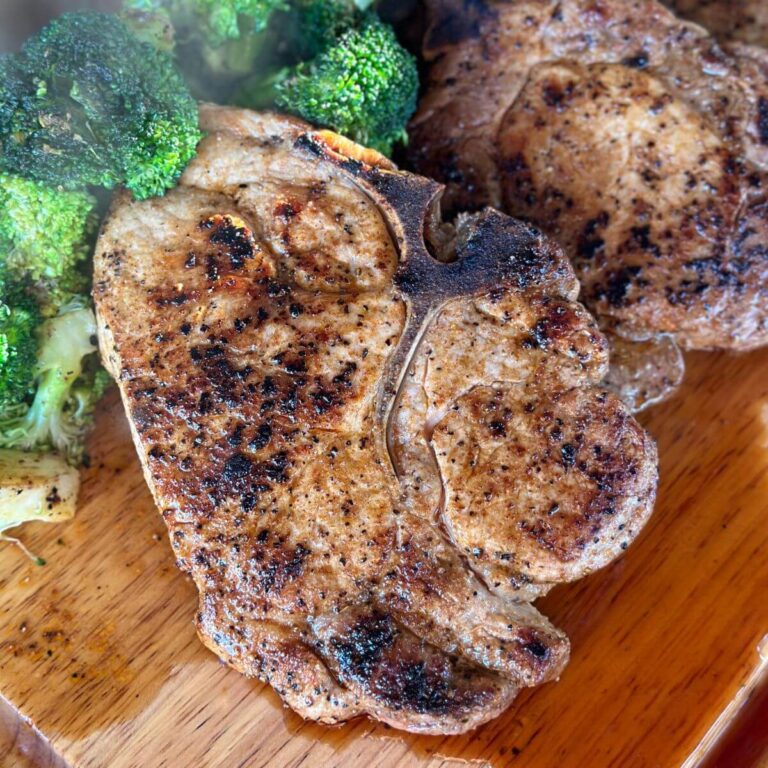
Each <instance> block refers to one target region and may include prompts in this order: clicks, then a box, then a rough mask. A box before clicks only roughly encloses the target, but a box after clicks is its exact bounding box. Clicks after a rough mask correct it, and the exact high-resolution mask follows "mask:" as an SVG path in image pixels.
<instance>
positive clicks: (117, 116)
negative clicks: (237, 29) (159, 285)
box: [0, 11, 200, 199]
mask: <svg viewBox="0 0 768 768" xmlns="http://www.w3.org/2000/svg"><path fill="white" fill-rule="evenodd" d="M199 139H200V131H199V129H198V115H197V105H196V103H195V102H194V100H193V99H192V97H191V96H190V94H189V92H188V90H187V88H186V86H185V84H184V81H183V80H182V78H181V76H180V75H179V74H178V72H177V71H176V69H175V67H174V65H173V62H172V60H171V58H170V57H169V56H168V55H167V54H166V53H164V52H162V51H160V50H158V49H157V48H156V47H154V46H152V45H149V44H147V43H144V42H142V41H140V40H139V39H138V38H137V37H136V36H135V35H133V34H132V33H131V31H130V30H129V29H128V27H127V26H126V25H125V24H124V23H123V22H122V21H121V20H120V19H119V18H117V17H116V16H112V15H110V14H102V13H96V12H91V11H84V12H79V13H69V14H64V15H63V16H61V17H60V18H59V19H56V20H55V21H53V22H51V23H50V24H49V25H48V26H47V27H45V28H44V29H43V30H42V31H41V32H40V33H39V34H38V35H36V36H35V37H32V38H30V39H29V40H27V42H26V43H25V44H24V45H23V47H22V50H21V52H20V53H19V54H17V55H15V56H5V57H3V58H2V59H0V167H2V168H3V169H4V170H6V171H8V172H11V173H16V174H19V175H21V176H25V177H27V178H33V179H36V180H38V181H40V182H42V183H44V184H48V185H50V186H61V187H64V188H66V189H77V188H81V187H85V186H87V185H90V184H93V185H98V186H103V187H108V188H111V187H113V186H115V185H116V184H120V183H122V184H125V186H127V187H128V188H129V189H130V190H131V191H132V192H133V193H134V196H135V197H136V198H138V199H143V198H147V197H151V196H153V195H158V194H162V193H163V192H164V191H165V190H166V189H168V188H169V187H172V186H173V185H174V184H175V183H176V181H177V180H178V177H179V176H180V175H181V172H182V171H183V170H184V167H185V166H186V164H187V163H188V162H189V160H190V159H191V158H192V157H193V155H194V153H195V147H196V146H197V143H198V141H199Z"/></svg>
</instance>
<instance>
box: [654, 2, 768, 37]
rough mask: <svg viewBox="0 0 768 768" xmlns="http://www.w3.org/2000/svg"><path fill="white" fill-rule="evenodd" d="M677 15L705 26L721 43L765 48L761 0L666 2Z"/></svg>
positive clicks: (766, 6) (766, 24) (767, 12)
mask: <svg viewBox="0 0 768 768" xmlns="http://www.w3.org/2000/svg"><path fill="white" fill-rule="evenodd" d="M666 5H668V6H669V7H670V8H671V9H672V10H673V11H675V13H677V14H678V16H681V17H682V18H684V19H689V20H690V21H695V22H696V23H697V24H701V26H702V27H706V28H707V29H708V30H709V31H710V32H712V34H714V35H715V36H716V37H717V38H718V39H720V40H721V41H739V42H742V43H748V44H750V45H761V46H768V3H766V2H765V0H669V2H666Z"/></svg>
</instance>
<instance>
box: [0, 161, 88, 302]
mask: <svg viewBox="0 0 768 768" xmlns="http://www.w3.org/2000/svg"><path fill="white" fill-rule="evenodd" d="M95 206H96V200H95V199H94V198H93V197H92V196H91V195H89V194H88V193H87V192H69V191H64V190H61V189H54V188H52V187H47V186H45V185H44V184H38V183H37V182H34V181H29V180H28V179H24V178H22V177H21V176H15V175H11V174H6V173H0V278H3V279H8V280H11V281H15V282H19V281H23V282H26V283H28V284H29V285H30V286H31V289H32V290H33V291H34V292H35V293H36V295H37V296H38V297H39V298H40V299H41V301H42V302H43V309H44V311H45V312H46V313H47V314H53V313H55V312H56V311H57V310H58V307H59V306H61V305H62V304H64V303H66V302H67V301H68V300H69V298H70V297H71V295H72V294H74V293H84V292H85V291H86V290H87V287H88V278H87V276H86V273H85V271H84V269H83V267H84V265H85V262H86V260H87V258H88V256H89V255H90V244H91V239H92V236H93V234H94V231H95V229H96V223H97V221H96V216H95V211H94V209H95Z"/></svg>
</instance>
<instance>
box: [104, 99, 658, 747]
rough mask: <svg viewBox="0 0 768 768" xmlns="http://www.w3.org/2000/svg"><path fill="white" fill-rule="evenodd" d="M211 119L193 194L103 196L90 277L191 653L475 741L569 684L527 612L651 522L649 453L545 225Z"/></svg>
mask: <svg viewBox="0 0 768 768" xmlns="http://www.w3.org/2000/svg"><path fill="white" fill-rule="evenodd" d="M202 120H203V126H204V128H205V129H206V131H207V132H208V135H207V137H206V139H205V140H204V141H203V143H202V144H201V146H200V149H199V153H198V156H197V158H196V159H195V160H194V161H193V162H192V163H191V165H190V166H189V168H188V169H187V171H186V173H185V174H184V177H183V178H182V180H181V184H180V186H179V187H178V188H177V189H175V190H172V191H171V192H169V193H168V194H167V195H166V196H165V197H163V198H161V199H155V200H150V201H145V202H142V203H137V202H134V201H132V200H131V199H130V198H129V197H128V196H127V195H123V196H121V197H119V198H118V199H116V201H115V203H114V205H113V207H112V210H111V212H110V214H109V216H108V218H107V220H106V221H105V223H104V225H103V227H102V232H101V235H100V239H99V244H98V247H97V254H96V275H95V283H94V297H95V300H96V305H97V312H98V319H99V332H100V338H101V342H102V350H103V356H104V360H105V364H106V365H107V367H108V368H109V369H110V370H111V371H112V373H113V374H114V375H115V376H116V378H117V380H118V383H119V386H120V390H121V393H122V396H123V399H124V402H125V406H126V410H127V412H128V416H129V420H130V422H131V427H132V430H133V434H134V439H135V442H136V446H137V450H138V453H139V456H140V459H141V461H142V465H143V467H144V472H145V475H146V478H147V482H148V484H149V487H150V489H151V490H152V493H153V495H154V498H155V501H156V503H157V505H158V507H159V509H160V511H161V513H162V515H163V517H164V519H165V522H166V525H167V526H168V529H169V536H170V540H171V544H172V547H173V549H174V553H175V555H176V558H177V563H178V565H179V567H180V568H182V569H183V570H184V571H186V572H188V573H190V574H191V575H192V577H193V579H194V581H195V583H196V585H197V588H198V590H199V593H200V607H199V612H198V617H197V624H198V631H199V634H200V636H201V639H202V640H203V642H204V643H205V644H206V645H207V646H208V647H209V648H211V650H213V651H214V652H215V653H216V654H218V655H219V656H220V657H221V658H222V659H223V660H225V661H226V662H227V663H228V664H230V665H231V666H233V667H234V668H236V669H238V670H239V671H241V672H243V673H244V674H246V675H249V676H253V677H258V678H260V679H262V680H265V681H267V682H269V683H270V684H271V685H272V686H273V687H274V688H275V690H276V691H277V692H278V693H279V695H280V696H281V697H282V698H283V700H284V701H285V702H286V703H287V704H288V705H289V706H291V707H292V708H293V709H294V710H296V711H297V712H299V713H300V714H301V715H303V716H305V717H309V718H314V719H317V720H320V721H322V722H326V723H335V722H341V721H344V720H347V719H349V718H351V717H355V716H357V715H360V714H368V715H370V716H372V717H374V718H377V719H380V720H382V721H384V722H387V723H390V724H392V725H394V726H396V727H399V728H404V729H407V730H412V731H419V732H427V733H456V732H462V731H465V730H467V729H469V728H472V727H474V726H476V725H478V724H479V723H482V722H484V721H486V720H488V719H489V718H491V717H494V716H496V715H498V714H499V713H500V712H501V711H503V709H504V708H505V707H507V706H508V705H509V703H510V702H511V701H512V699H513V698H514V696H515V695H516V693H517V692H518V691H519V690H520V688H522V687H524V686H530V685H536V684H538V683H540V682H543V681H546V680H549V679H553V678H555V677H557V676H558V675H559V673H560V671H561V670H562V668H563V666H564V664H565V663H566V661H567V657H568V642H567V639H566V638H565V636H564V635H563V634H562V633H561V632H559V631H558V630H556V629H555V628H554V627H553V626H552V625H551V624H550V623H549V622H548V620H547V619H546V618H545V617H543V616H542V615H541V614H539V613H538V611H537V610H536V609H535V608H534V607H533V606H532V605H531V604H530V600H531V599H532V598H533V597H535V596H536V595H538V594H541V593H542V592H544V591H546V590H547V589H548V588H549V587H550V586H551V585H552V584H554V583H556V582H558V581H566V580H571V579H573V578H577V577H579V576H581V575H583V574H585V573H588V572H590V571H592V570H594V569H596V568H599V567H601V566H603V565H605V564H606V563H607V562H609V561H610V560H611V559H613V558H614V557H616V556H617V555H618V554H619V553H620V552H621V551H622V549H623V548H624V547H626V545H627V544H628V542H629V541H630V540H631V539H632V538H633V537H634V536H636V535H637V533H638V531H639V530H640V528H641V527H642V525H643V523H644V522H645V520H646V519H647V517H648V515H649V514H650V511H651V509H652V505H653V500H654V495H655V487H656V454H655V447H654V444H653V441H652V440H651V439H650V438H649V437H648V435H647V434H646V433H645V432H644V431H643V430H642V429H641V428H640V427H639V426H638V425H637V424H636V423H635V422H634V421H633V420H632V418H631V417H630V416H629V415H628V413H627V411H626V409H625V408H624V407H623V406H622V405H621V404H620V403H619V402H618V401H617V400H616V398H614V397H613V396H612V395H610V394H608V393H607V392H605V391H603V390H602V389H600V388H599V387H597V386H596V385H597V382H598V381H599V380H600V379H601V378H602V376H603V375H604V373H605V368H606V347H605V342H604V340H603V338H602V336H601V335H600V334H599V332H598V331H597V329H596V327H595V325H594V323H593V321H592V320H591V318H590V317H589V315H588V314H587V313H586V312H585V311H584V310H583V308H582V307H581V306H580V305H578V304H576V303H575V296H576V293H577V291H578V286H577V283H576V280H575V278H574V275H573V272H572V270H571V268H570V266H569V265H568V263H567V261H566V260H565V258H564V257H563V255H562V253H561V252H560V251H559V250H558V249H557V248H556V247H554V246H553V245H552V244H551V243H548V242H547V241H546V240H545V239H544V238H543V236H542V235H541V234H540V233H539V232H538V231H536V230H534V229H533V228H531V227H529V226H527V225H522V224H520V223H519V222H515V221H514V220H512V219H508V218H507V217H505V216H503V215H501V214H499V213H497V212H495V211H492V210H489V211H486V212H484V213H481V214H478V215H475V216H472V217H467V218H465V219H463V220H462V221H460V222H459V223H458V225H457V226H456V228H455V229H451V228H450V227H446V226H444V225H441V223H440V221H439V215H438V212H437V207H436V200H437V198H438V197H439V193H440V187H439V186H438V185H436V184H434V183H432V182H429V181H428V180H426V179H423V178H420V177H417V176H413V175H411V174H405V173H401V172H398V171H396V170H395V169H394V168H393V167H392V166H391V164H389V162H388V161H386V160H385V159H384V158H382V157H381V156H378V155H377V154H376V153H372V152H370V151H366V150H363V149H362V148H360V147H357V146H356V145H353V144H351V143H349V142H347V141H346V140H344V139H342V138H341V137H338V136H335V135H333V134H329V133H327V132H316V131H313V130H312V129H311V128H310V127H309V126H307V125H305V124H303V123H301V122H299V121H296V120H293V119H290V118H285V117H281V116H279V115H274V114H256V113H251V112H246V111H241V110H233V109H225V108H216V107H213V106H207V107H204V108H203V110H202ZM425 229H426V230H427V231H428V232H429V233H431V234H432V237H433V240H434V242H435V243H436V244H437V245H436V250H440V252H441V254H442V257H443V259H444V261H446V262H447V263H441V262H440V261H438V260H436V259H434V258H433V257H432V256H431V255H430V254H429V253H428V251H427V248H426V246H425V243H424V231H425ZM480 336H482V338H483V340H484V341H483V344H484V345H486V346H485V347H483V349H482V350H481V349H480V347H478V346H476V345H477V341H478V338H479V337H480ZM440 344H442V347H441V348H440V349H438V347H439V345H440ZM488 345H490V346H491V347H493V348H494V350H495V351H494V353H493V354H492V355H490V356H488V355H486V352H485V350H486V349H487V348H488ZM455 356H458V357H457V358H455ZM454 358H455V359H454ZM443 366H446V367H450V369H451V375H450V376H445V377H443V376H440V375H435V372H436V371H439V370H440V369H441V368H443ZM462 373H463V375H462ZM422 406H424V407H423V408H422ZM458 433H461V437H459V438H458V439H454V437H453V436H454V435H456V434H458ZM473 445H474V446H475V447H476V450H477V451H479V452H480V454H483V455H484V459H483V462H482V463H478V461H477V458H476V456H473V455H469V454H468V453H467V451H469V453H471V452H472V446H473ZM403 446H406V447H407V450H403ZM480 454H478V455H480ZM506 457H508V458H506ZM497 462H498V469H497ZM505 462H508V463H505ZM464 473H466V482H464ZM498 473H502V474H498ZM508 482H514V483H515V486H514V488H515V493H519V494H520V498H521V499H523V498H524V499H525V501H524V503H522V502H518V499H517V498H513V497H511V496H510V494H509V492H508ZM442 487H445V489H449V488H450V489H451V491H450V495H449V494H447V493H445V494H444V493H443V492H442V491H441V490H439V489H440V488H442ZM454 491H455V492H454ZM489 494H490V496H489ZM490 499H492V501H493V504H492V506H489V507H488V509H487V510H486V509H485V506H486V505H487V504H489V503H490V501H489V500H490ZM478 515H479V517H478ZM475 519H477V524H475V523H474V522H473V521H474V520H475ZM480 536H482V537H486V538H487V540H488V542H489V543H491V542H492V543H493V549H489V551H488V552H487V554H486V553H482V554H480V553H478V552H477V546H476V543H475V539H476V538H477V537H480Z"/></svg>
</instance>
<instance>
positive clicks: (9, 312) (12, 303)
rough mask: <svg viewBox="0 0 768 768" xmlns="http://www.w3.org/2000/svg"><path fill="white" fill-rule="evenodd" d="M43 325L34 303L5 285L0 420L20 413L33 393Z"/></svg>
mask: <svg viewBox="0 0 768 768" xmlns="http://www.w3.org/2000/svg"><path fill="white" fill-rule="evenodd" d="M40 322H41V317H40V312H39V311H38V307H37V303H36V302H35V300H34V299H33V298H32V297H31V296H29V295H28V294H27V293H26V292H25V291H23V290H22V289H20V288H19V287H18V286H15V285H12V284H10V285H9V284H8V283H6V284H5V285H4V286H3V302H2V303H0V417H2V415H3V414H8V413H17V412H18V410H19V408H23V404H24V402H25V400H26V399H27V398H28V397H29V395H30V394H31V393H32V391H33V390H34V384H35V378H36V375H37V351H38V333H37V332H38V327H39V326H40Z"/></svg>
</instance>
